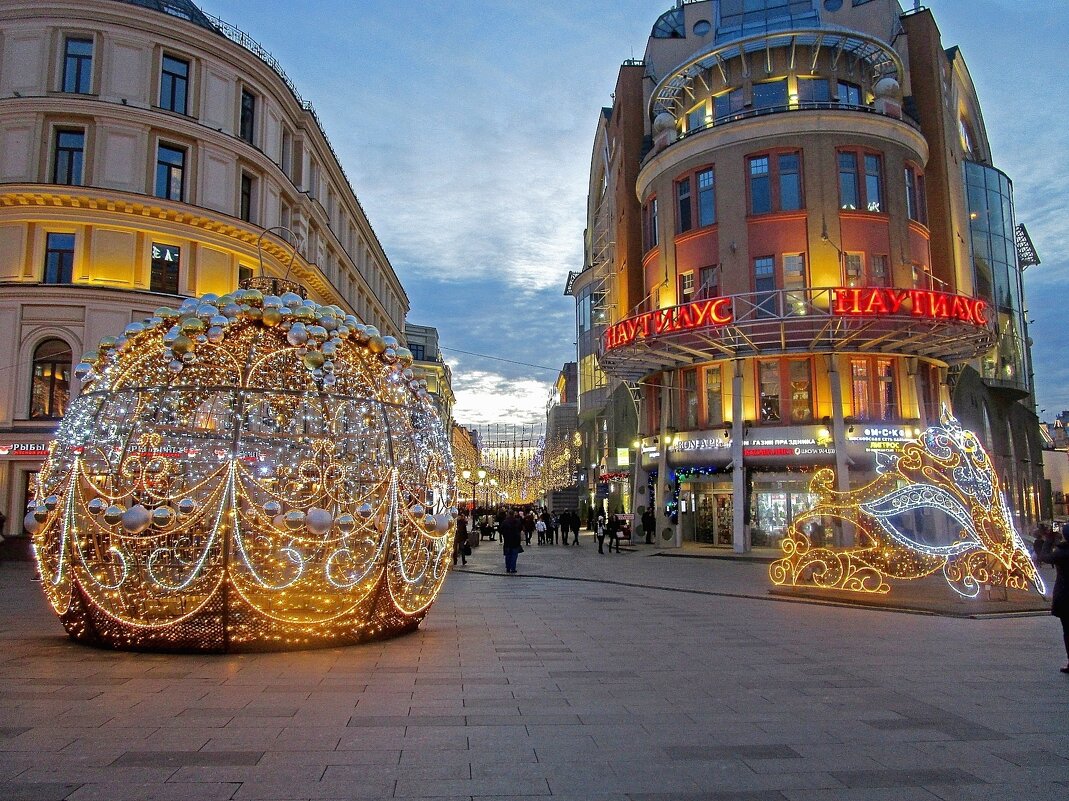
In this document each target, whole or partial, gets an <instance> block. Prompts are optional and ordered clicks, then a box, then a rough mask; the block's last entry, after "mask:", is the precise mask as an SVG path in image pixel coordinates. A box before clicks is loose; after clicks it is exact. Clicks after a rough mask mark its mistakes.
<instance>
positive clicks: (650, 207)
mask: <svg viewBox="0 0 1069 801" xmlns="http://www.w3.org/2000/svg"><path fill="white" fill-rule="evenodd" d="M642 220H643V222H644V223H645V226H646V230H645V231H644V236H643V239H645V245H646V247H645V248H644V249H645V250H652V249H653V248H655V247H657V243H658V242H659V241H660V239H659V237H660V234H659V233H658V230H657V228H658V225H659V223H658V219H657V198H655V197H653V198H650V200H649V202H648V203H646V213H645V214H644V215H643V218H642Z"/></svg>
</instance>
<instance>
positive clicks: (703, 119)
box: [687, 102, 709, 133]
mask: <svg viewBox="0 0 1069 801" xmlns="http://www.w3.org/2000/svg"><path fill="white" fill-rule="evenodd" d="M708 124H709V104H708V103H705V102H702V103H699V104H698V105H696V106H695V107H694V108H692V109H691V110H690V111H688V112H687V133H690V132H692V131H700V130H701V129H702V128H704V127H705V126H707V125H708Z"/></svg>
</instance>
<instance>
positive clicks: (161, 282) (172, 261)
mask: <svg viewBox="0 0 1069 801" xmlns="http://www.w3.org/2000/svg"><path fill="white" fill-rule="evenodd" d="M181 261H182V251H181V249H179V248H177V247H175V246H174V245H160V244H157V243H156V242H153V243H152V273H151V283H150V284H149V289H151V290H152V291H153V292H166V293H167V294H168V295H177V294H178V269H179V264H180V263H181Z"/></svg>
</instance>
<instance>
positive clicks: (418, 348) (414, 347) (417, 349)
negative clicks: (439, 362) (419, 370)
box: [408, 342, 424, 362]
mask: <svg viewBox="0 0 1069 801" xmlns="http://www.w3.org/2000/svg"><path fill="white" fill-rule="evenodd" d="M408 349H409V350H410V351H412V358H413V359H414V360H415V361H417V362H421V361H423V360H424V346H423V345H422V344H420V343H418V342H410V343H409V345H408Z"/></svg>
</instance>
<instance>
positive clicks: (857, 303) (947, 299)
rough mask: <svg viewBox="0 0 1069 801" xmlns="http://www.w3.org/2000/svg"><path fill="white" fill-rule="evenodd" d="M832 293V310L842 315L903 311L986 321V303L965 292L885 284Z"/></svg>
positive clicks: (917, 315)
mask: <svg viewBox="0 0 1069 801" xmlns="http://www.w3.org/2000/svg"><path fill="white" fill-rule="evenodd" d="M831 295H832V314H836V315H840V316H843V317H870V316H879V315H898V314H902V315H909V316H911V317H924V318H927V319H929V320H960V321H961V322H963V323H972V324H973V325H981V326H983V325H987V303H986V302H985V301H983V300H979V299H977V298H970V297H966V296H965V295H953V294H951V293H949V292H933V291H932V290H930V289H888V288H884V287H841V288H839V289H833V290H832V293H831Z"/></svg>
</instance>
